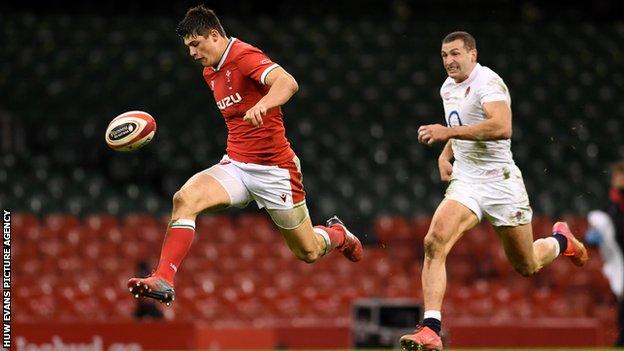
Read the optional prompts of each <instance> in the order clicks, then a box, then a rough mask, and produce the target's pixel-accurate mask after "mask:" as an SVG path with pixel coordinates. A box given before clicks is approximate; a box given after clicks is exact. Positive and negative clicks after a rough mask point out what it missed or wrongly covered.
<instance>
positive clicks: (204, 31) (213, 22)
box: [176, 5, 226, 38]
mask: <svg viewBox="0 0 624 351" xmlns="http://www.w3.org/2000/svg"><path fill="white" fill-rule="evenodd" d="M213 29H214V30H216V31H217V32H219V34H221V36H224V37H225V36H226V35H225V30H224V29H223V26H222V25H221V22H220V21H219V18H218V17H217V15H216V14H215V13H214V11H212V10H211V9H209V8H207V7H205V6H204V5H198V6H195V7H191V8H190V9H189V10H188V11H186V15H185V16H184V19H182V21H180V23H179V24H178V27H177V28H176V33H177V34H178V35H179V36H181V37H182V38H184V37H187V36H189V35H191V36H194V35H203V36H206V35H208V33H209V32H210V31H211V30H213Z"/></svg>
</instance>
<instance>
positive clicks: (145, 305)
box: [133, 261, 163, 319]
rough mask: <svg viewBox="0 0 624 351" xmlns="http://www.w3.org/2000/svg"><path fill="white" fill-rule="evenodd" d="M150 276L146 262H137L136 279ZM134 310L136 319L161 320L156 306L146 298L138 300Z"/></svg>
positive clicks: (160, 314) (161, 316)
mask: <svg viewBox="0 0 624 351" xmlns="http://www.w3.org/2000/svg"><path fill="white" fill-rule="evenodd" d="M149 275H150V270H149V266H148V264H147V262H145V261H139V263H138V264H137V277H147V276H149ZM136 301H137V304H136V308H135V309H134V313H133V315H134V317H135V318H137V319H142V318H154V319H161V318H163V313H162V311H161V310H160V309H159V308H158V306H156V304H155V303H154V301H153V300H150V299H146V298H142V297H141V298H138V299H137V300H136Z"/></svg>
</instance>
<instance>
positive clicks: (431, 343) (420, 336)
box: [400, 325, 442, 351]
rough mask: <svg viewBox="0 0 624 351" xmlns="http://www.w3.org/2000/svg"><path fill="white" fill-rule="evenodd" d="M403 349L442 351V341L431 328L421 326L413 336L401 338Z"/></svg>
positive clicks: (405, 350)
mask: <svg viewBox="0 0 624 351" xmlns="http://www.w3.org/2000/svg"><path fill="white" fill-rule="evenodd" d="M400 342H401V349H402V350H404V351H433V350H435V351H440V350H442V339H441V338H440V336H439V335H438V334H437V333H436V332H434V331H433V330H432V329H430V328H429V327H426V326H423V325H420V326H418V327H417V328H416V330H415V331H414V333H413V334H408V335H403V336H402V337H401V340H400Z"/></svg>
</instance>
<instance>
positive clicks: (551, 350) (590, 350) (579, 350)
mask: <svg viewBox="0 0 624 351" xmlns="http://www.w3.org/2000/svg"><path fill="white" fill-rule="evenodd" d="M294 350H298V351H323V350H321V349H307V350H301V349H294ZM447 350H448V351H618V350H620V351H624V348H613V347H607V348H605V347H537V348H535V347H524V348H522V347H521V348H461V349H456V348H448V349H444V351H447ZM152 351H157V350H152ZM196 351H210V350H196ZM253 351H275V350H253ZM327 351H397V350H396V349H351V350H347V349H329V350H327Z"/></svg>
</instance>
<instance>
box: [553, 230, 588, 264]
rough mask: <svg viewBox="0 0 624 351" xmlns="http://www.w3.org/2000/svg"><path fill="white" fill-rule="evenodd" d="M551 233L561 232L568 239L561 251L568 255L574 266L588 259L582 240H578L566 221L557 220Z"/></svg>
mask: <svg viewBox="0 0 624 351" xmlns="http://www.w3.org/2000/svg"><path fill="white" fill-rule="evenodd" d="M552 231H553V234H561V235H563V236H565V237H566V239H568V247H567V248H566V250H565V252H564V253H563V255H564V256H568V257H569V258H570V260H571V261H572V263H574V264H575V265H576V266H579V267H582V266H584V265H585V263H586V262H587V260H588V259H589V255H588V254H587V249H586V248H585V245H583V243H582V242H580V241H578V240H577V239H576V238H575V237H574V234H572V232H571V231H570V227H568V224H567V223H566V222H557V223H555V224H554V225H553V228H552Z"/></svg>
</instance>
